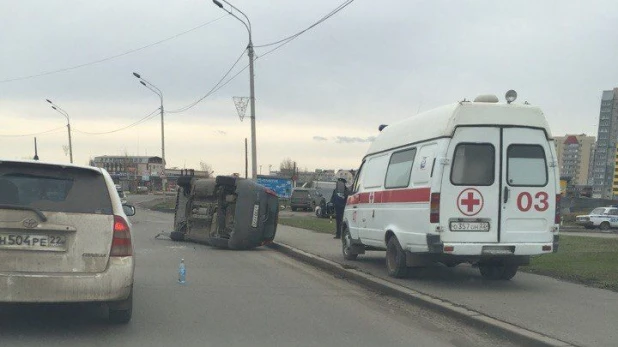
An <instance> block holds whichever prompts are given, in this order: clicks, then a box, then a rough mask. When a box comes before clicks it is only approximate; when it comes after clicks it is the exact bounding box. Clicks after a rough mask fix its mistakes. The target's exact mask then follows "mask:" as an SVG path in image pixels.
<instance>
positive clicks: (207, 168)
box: [200, 160, 214, 178]
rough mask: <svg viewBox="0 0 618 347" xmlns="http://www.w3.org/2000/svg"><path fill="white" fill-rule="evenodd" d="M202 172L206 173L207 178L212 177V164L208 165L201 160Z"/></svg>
mask: <svg viewBox="0 0 618 347" xmlns="http://www.w3.org/2000/svg"><path fill="white" fill-rule="evenodd" d="M200 170H202V171H204V172H205V175H206V178H208V177H211V176H212V174H213V172H214V171H213V170H212V166H210V164H208V163H207V162H204V161H201V160H200Z"/></svg>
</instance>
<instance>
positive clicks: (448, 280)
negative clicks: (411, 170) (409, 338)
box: [275, 225, 618, 346]
mask: <svg viewBox="0 0 618 347" xmlns="http://www.w3.org/2000/svg"><path fill="white" fill-rule="evenodd" d="M569 235H571V233H569ZM275 241H277V242H281V243H284V244H287V245H290V246H292V247H295V248H298V249H301V250H303V251H306V252H309V253H312V254H315V255H319V256H321V257H323V258H326V259H329V260H332V261H335V262H338V263H342V264H345V265H346V266H349V267H352V268H356V269H359V270H361V271H363V272H366V273H369V274H371V275H374V276H376V277H380V278H383V279H386V280H388V281H391V282H394V283H397V284H399V285H402V286H405V287H408V288H410V289H413V290H415V291H418V292H421V293H424V294H428V295H431V296H433V297H437V298H440V299H443V300H447V301H449V302H452V303H455V304H458V305H463V306H465V307H467V308H469V309H472V310H475V311H479V312H481V313H484V314H486V315H488V316H491V317H494V318H497V319H500V320H503V321H506V322H509V323H512V324H515V325H517V326H521V327H524V328H526V329H530V330H533V331H536V332H539V333H541V334H545V335H548V336H551V337H554V338H557V339H560V340H563V341H568V342H571V343H573V344H575V345H580V346H618V342H616V341H617V340H616V339H618V333H617V330H616V329H615V326H616V322H617V321H618V293H615V292H612V291H608V290H603V289H596V288H590V287H586V286H584V285H580V284H575V283H569V282H564V281H560V280H557V279H553V278H550V277H546V276H540V275H535V274H530V273H525V272H522V271H520V272H519V273H518V274H517V275H516V276H515V277H514V278H513V279H512V280H511V281H488V280H484V279H483V278H482V277H481V275H480V274H479V271H478V269H476V268H473V267H471V266H469V265H465V264H462V265H458V266H456V267H454V268H447V267H444V266H432V267H428V268H425V269H421V270H417V271H414V272H412V273H411V274H410V276H408V277H407V278H403V279H395V278H391V277H389V276H388V274H387V272H386V267H385V265H384V264H385V263H384V262H385V260H384V259H385V257H384V254H385V253H384V252H370V251H368V252H367V253H366V254H364V255H360V256H359V257H358V259H357V260H356V261H346V260H344V259H343V257H342V255H341V241H340V240H333V238H332V235H330V234H321V233H315V232H311V231H308V230H303V229H298V228H293V227H289V226H285V225H279V227H278V229H277V236H276V238H275Z"/></svg>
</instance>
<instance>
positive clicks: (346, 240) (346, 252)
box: [341, 228, 358, 260]
mask: <svg viewBox="0 0 618 347" xmlns="http://www.w3.org/2000/svg"><path fill="white" fill-rule="evenodd" d="M341 252H342V253H343V259H345V260H356V258H357V257H358V254H356V253H353V252H352V235H350V230H348V228H343V236H341Z"/></svg>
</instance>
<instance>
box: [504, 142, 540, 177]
mask: <svg viewBox="0 0 618 347" xmlns="http://www.w3.org/2000/svg"><path fill="white" fill-rule="evenodd" d="M506 152H507V154H506V155H507V160H508V161H507V176H506V178H507V182H508V183H509V185H510V186H525V187H544V186H545V185H547V163H546V161H545V151H544V150H543V147H541V146H540V145H510V146H509V148H508V149H507V151H506Z"/></svg>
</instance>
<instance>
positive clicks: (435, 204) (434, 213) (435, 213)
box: [429, 193, 440, 223]
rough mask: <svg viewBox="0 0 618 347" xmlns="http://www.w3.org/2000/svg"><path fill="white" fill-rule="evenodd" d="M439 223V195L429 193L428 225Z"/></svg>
mask: <svg viewBox="0 0 618 347" xmlns="http://www.w3.org/2000/svg"><path fill="white" fill-rule="evenodd" d="M439 222H440V193H431V198H430V201H429V223H439Z"/></svg>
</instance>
